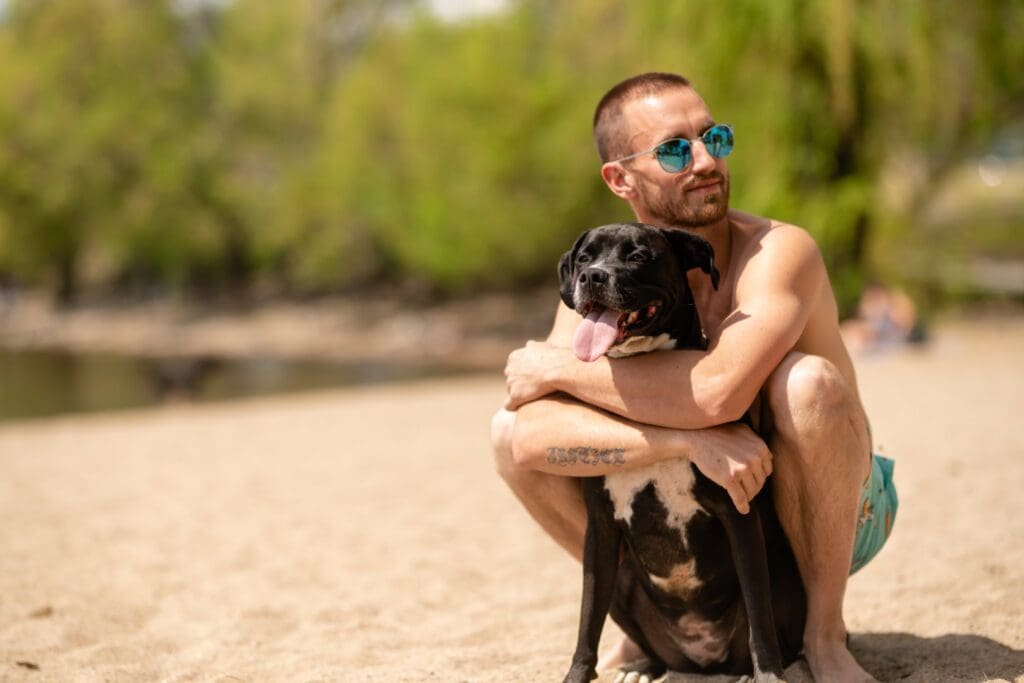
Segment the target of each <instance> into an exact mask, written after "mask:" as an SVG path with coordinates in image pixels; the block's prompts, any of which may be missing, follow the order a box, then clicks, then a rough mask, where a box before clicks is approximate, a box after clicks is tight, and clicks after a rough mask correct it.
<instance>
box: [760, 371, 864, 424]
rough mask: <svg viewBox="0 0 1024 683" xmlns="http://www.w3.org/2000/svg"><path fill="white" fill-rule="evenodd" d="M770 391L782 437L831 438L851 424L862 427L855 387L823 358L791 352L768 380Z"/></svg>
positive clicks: (772, 407) (774, 417)
mask: <svg viewBox="0 0 1024 683" xmlns="http://www.w3.org/2000/svg"><path fill="white" fill-rule="evenodd" d="M767 388H768V401H769V406H770V408H771V412H772V418H773V420H772V421H773V424H774V427H775V430H776V431H777V432H779V433H780V434H781V435H783V436H790V437H793V438H809V437H810V438H812V437H814V436H816V435H817V436H829V435H835V434H837V432H836V431H835V430H837V429H839V428H842V427H843V426H844V425H847V424H850V423H851V422H852V423H854V424H858V425H861V426H862V425H863V421H864V418H863V415H862V412H861V408H860V405H859V402H858V401H857V397H856V394H855V392H854V389H853V387H852V386H850V383H849V382H847V380H846V378H845V377H843V374H842V373H841V372H840V371H839V369H838V368H837V367H836V366H835V365H833V364H832V363H831V362H830V361H828V360H826V359H824V358H822V357H821V356H812V355H808V354H802V353H795V352H794V353H790V354H789V355H788V356H786V358H785V359H783V361H782V363H780V364H779V367H777V368H776V369H775V371H774V372H773V373H772V375H771V376H770V377H769V379H768V387H767Z"/></svg>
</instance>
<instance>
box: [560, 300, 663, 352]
mask: <svg viewBox="0 0 1024 683" xmlns="http://www.w3.org/2000/svg"><path fill="white" fill-rule="evenodd" d="M661 306H662V302H661V301H660V300H655V301H652V302H650V303H649V304H647V305H646V306H644V307H642V308H638V309H636V310H632V311H617V310H615V309H612V308H605V307H604V306H601V305H599V304H596V303H594V302H588V303H587V304H584V305H583V306H582V307H581V309H580V311H579V313H580V315H582V316H583V321H582V322H580V324H579V326H578V327H577V328H576V333H575V334H574V335H573V340H572V347H573V351H574V352H575V353H576V357H577V358H579V359H580V360H582V361H586V362H588V363H589V362H591V361H595V360H597V359H598V358H600V357H601V356H603V355H604V354H605V353H607V351H608V349H610V348H612V347H613V346H615V345H616V344H621V343H622V342H623V341H625V340H626V339H628V338H629V337H632V336H635V335H637V334H638V333H639V332H642V331H643V330H644V328H646V327H647V326H648V325H649V324H650V323H651V322H652V321H653V320H654V319H655V318H656V317H657V315H658V311H659V310H660V309H661Z"/></svg>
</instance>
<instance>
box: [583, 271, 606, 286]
mask: <svg viewBox="0 0 1024 683" xmlns="http://www.w3.org/2000/svg"><path fill="white" fill-rule="evenodd" d="M607 282H608V271H606V270H603V269H601V268H587V269H586V270H584V271H583V272H582V273H580V284H581V285H583V286H584V287H587V286H590V285H603V284H606V283H607Z"/></svg>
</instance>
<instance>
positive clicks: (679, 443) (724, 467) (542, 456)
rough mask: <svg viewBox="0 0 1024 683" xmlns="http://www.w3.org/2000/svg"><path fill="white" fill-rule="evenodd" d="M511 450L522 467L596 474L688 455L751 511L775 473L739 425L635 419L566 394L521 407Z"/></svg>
mask: <svg viewBox="0 0 1024 683" xmlns="http://www.w3.org/2000/svg"><path fill="white" fill-rule="evenodd" d="M512 456H513V458H514V460H515V461H516V463H517V464H518V465H520V466H522V467H526V468H528V469H533V470H537V471H541V472H548V473H551V474H560V475H564V476H573V477H596V476H603V475H607V474H611V473H613V472H618V471H622V470H626V469H630V468H633V467H640V466H643V465H650V464H653V463H655V462H659V461H661V460H666V459H670V458H687V459H689V460H690V462H692V463H693V464H694V465H696V466H697V467H698V468H699V469H700V470H701V472H703V473H704V474H705V475H706V476H707V477H708V478H709V479H711V480H712V481H714V482H716V483H718V484H719V485H721V486H722V487H723V488H725V490H726V491H728V493H729V495H730V497H731V498H732V500H733V503H734V504H735V505H736V508H737V509H738V510H739V511H740V512H741V513H744V514H746V512H747V511H748V510H749V509H750V508H749V505H748V501H750V500H751V499H752V498H753V497H754V496H755V495H756V494H757V492H758V491H759V490H760V489H761V487H762V485H763V484H764V481H765V479H766V478H767V477H768V475H770V474H771V472H772V460H771V453H770V452H769V450H768V447H767V446H766V445H765V443H764V441H762V440H761V438H760V437H758V436H757V435H756V434H754V432H753V431H751V430H750V429H749V428H747V427H746V426H745V425H742V424H738V423H737V424H730V425H723V426H720V427H712V428H709V429H702V430H699V431H683V430H676V429H665V428H662V427H654V426H651V425H645V424H640V423H636V422H631V421H629V420H626V419H624V418H621V417H618V416H616V415H611V414H609V413H605V412H603V411H600V410H596V409H594V408H592V407H590V406H587V405H584V404H581V403H579V402H578V401H576V400H574V399H571V398H568V397H566V396H552V397H548V398H544V399H541V400H538V401H533V402H531V403H528V404H526V405H524V406H523V407H521V408H520V409H519V411H518V412H517V414H516V419H515V426H514V428H513V432H512Z"/></svg>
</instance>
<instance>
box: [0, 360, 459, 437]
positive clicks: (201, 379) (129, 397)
mask: <svg viewBox="0 0 1024 683" xmlns="http://www.w3.org/2000/svg"><path fill="white" fill-rule="evenodd" d="M466 371H467V369H466V368H459V367H451V366H438V365H430V366H428V365H400V364H393V363H360V364H343V363H331V362H321V361H288V360H279V359H271V358H261V359H223V358H202V359H200V358H175V359H154V358H144V357H132V356H123V355H116V354H107V353H70V352H63V351H10V350H0V420H11V419H15V418H27V417H41V416H46V415H56V414H62V413H78V412H96V411H105V410H117V409H123V408H134V407H140V406H148V405H156V404H159V403H162V402H165V401H170V400H176V399H188V400H193V401H216V400H224V399H230V398H237V397H243V396H256V395H265V394H274V393H285V392H295V391H303V390H309V389H324V388H329V387H339V386H352V385H360V384H372V383H378V382H387V381H397V380H408V379H418V378H426V377H442V376H451V375H455V374H460V373H464V372H466Z"/></svg>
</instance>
